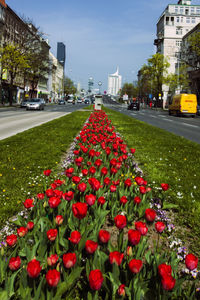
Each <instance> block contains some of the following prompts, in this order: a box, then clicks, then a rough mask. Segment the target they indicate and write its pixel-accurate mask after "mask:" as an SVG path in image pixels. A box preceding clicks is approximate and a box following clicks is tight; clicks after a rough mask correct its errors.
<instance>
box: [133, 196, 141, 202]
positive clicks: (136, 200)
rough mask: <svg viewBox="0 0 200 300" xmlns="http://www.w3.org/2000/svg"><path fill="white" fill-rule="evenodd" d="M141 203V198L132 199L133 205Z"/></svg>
mask: <svg viewBox="0 0 200 300" xmlns="http://www.w3.org/2000/svg"><path fill="white" fill-rule="evenodd" d="M141 201H142V200H141V198H140V197H139V196H136V197H135V198H134V203H135V204H140V202H141Z"/></svg>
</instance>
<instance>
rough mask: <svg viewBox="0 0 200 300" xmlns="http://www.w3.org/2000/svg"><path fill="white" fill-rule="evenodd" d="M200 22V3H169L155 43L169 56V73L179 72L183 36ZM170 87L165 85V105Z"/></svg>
mask: <svg viewBox="0 0 200 300" xmlns="http://www.w3.org/2000/svg"><path fill="white" fill-rule="evenodd" d="M199 22H200V5H192V4H191V0H179V1H178V3H177V4H169V5H168V6H167V7H166V9H165V10H164V12H163V13H162V15H161V16H160V18H159V20H158V22H157V39H156V40H155V41H154V45H156V47H157V53H161V54H163V55H164V56H165V57H167V58H168V61H169V63H170V67H169V69H168V72H169V73H172V74H178V72H179V67H180V51H181V44H182V38H183V36H184V35H185V34H187V33H188V32H189V31H190V30H191V29H192V28H193V27H195V26H196V25H197V24H198V23H199ZM167 96H168V87H167V86H163V106H165V102H166V101H167Z"/></svg>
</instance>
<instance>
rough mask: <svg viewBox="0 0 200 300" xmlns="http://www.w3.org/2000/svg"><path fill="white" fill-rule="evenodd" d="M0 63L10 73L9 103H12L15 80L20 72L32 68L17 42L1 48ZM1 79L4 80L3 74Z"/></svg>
mask: <svg viewBox="0 0 200 300" xmlns="http://www.w3.org/2000/svg"><path fill="white" fill-rule="evenodd" d="M0 63H1V68H2V70H4V69H6V70H7V72H8V75H9V76H8V80H9V103H10V105H12V103H13V85H14V80H15V78H16V76H17V75H18V74H19V73H20V72H22V71H23V70H24V69H27V68H30V65H29V63H28V59H27V57H26V55H25V54H23V53H22V52H21V51H20V48H19V46H18V45H15V44H7V45H5V46H4V47H3V48H0ZM0 81H2V74H1V79H0Z"/></svg>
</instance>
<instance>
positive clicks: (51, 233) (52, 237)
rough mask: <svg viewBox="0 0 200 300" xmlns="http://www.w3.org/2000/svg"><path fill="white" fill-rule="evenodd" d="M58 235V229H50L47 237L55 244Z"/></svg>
mask: <svg viewBox="0 0 200 300" xmlns="http://www.w3.org/2000/svg"><path fill="white" fill-rule="evenodd" d="M57 234H58V230H57V229H49V230H48V231H47V237H48V239H49V240H50V241H51V242H53V241H55V239H56V237H57Z"/></svg>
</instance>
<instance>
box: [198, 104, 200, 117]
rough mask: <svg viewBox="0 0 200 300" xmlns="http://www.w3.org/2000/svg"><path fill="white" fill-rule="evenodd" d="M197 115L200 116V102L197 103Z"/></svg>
mask: <svg viewBox="0 0 200 300" xmlns="http://www.w3.org/2000/svg"><path fill="white" fill-rule="evenodd" d="M197 115H199V116H200V104H197Z"/></svg>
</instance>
